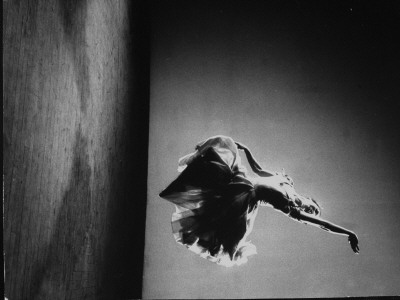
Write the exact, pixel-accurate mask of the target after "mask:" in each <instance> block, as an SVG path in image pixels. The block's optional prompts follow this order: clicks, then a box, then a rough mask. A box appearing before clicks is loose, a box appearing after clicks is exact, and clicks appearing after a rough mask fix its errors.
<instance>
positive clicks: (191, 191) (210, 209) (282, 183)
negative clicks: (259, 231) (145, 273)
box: [160, 135, 359, 266]
mask: <svg viewBox="0 0 400 300" xmlns="http://www.w3.org/2000/svg"><path fill="white" fill-rule="evenodd" d="M238 150H243V151H244V152H245V154H246V157H247V160H248V162H249V165H250V167H251V168H252V170H253V172H254V173H255V174H257V175H258V176H259V177H256V178H250V177H248V175H247V173H246V169H245V168H244V167H243V166H242V164H241V158H240V156H239V153H238V152H239V151H238ZM178 171H179V172H181V174H180V175H179V176H178V178H176V179H175V180H174V181H173V182H172V183H171V184H170V185H169V186H168V187H167V188H166V189H165V190H164V191H162V192H161V193H160V197H162V198H164V199H166V200H168V201H170V202H172V203H174V204H175V206H176V212H175V213H173V215H172V231H173V233H174V237H175V240H176V241H177V242H178V243H180V244H182V245H185V246H186V247H187V248H188V249H189V250H191V251H193V252H195V253H197V254H199V255H200V256H201V257H204V258H207V259H209V260H211V261H213V262H216V263H218V264H220V265H224V266H232V265H235V264H236V265H240V264H242V263H244V262H246V261H247V257H248V256H249V255H252V254H255V253H256V248H255V246H254V245H253V244H251V243H250V242H248V241H246V237H247V236H248V235H249V234H250V232H251V230H252V227H253V223H254V219H255V216H256V214H257V210H258V206H259V205H261V206H263V205H269V206H272V207H273V208H275V209H276V210H278V211H280V212H282V213H284V214H285V215H287V216H288V217H290V218H292V219H294V220H297V221H299V222H302V223H305V224H312V225H315V226H318V227H320V228H322V229H324V230H326V231H329V232H332V233H336V234H341V235H347V236H348V240H349V243H350V245H351V248H352V249H353V251H354V252H355V253H358V252H359V248H358V238H357V236H356V234H355V233H354V232H352V231H350V230H347V229H345V228H343V227H340V226H337V225H335V224H332V223H330V222H328V221H326V220H323V219H321V218H320V215H321V208H320V206H319V205H318V203H317V202H316V201H315V200H314V199H311V198H308V197H304V196H302V195H300V194H298V193H296V191H295V190H294V188H293V181H292V179H291V178H290V177H289V176H287V175H285V174H284V173H283V172H282V173H278V172H270V171H266V170H263V169H262V168H261V166H260V165H259V164H258V163H257V161H256V160H255V159H254V157H253V155H252V154H251V152H250V151H249V149H248V148H247V147H246V146H244V145H242V144H240V143H238V142H235V141H233V139H231V138H229V137H226V136H221V135H220V136H214V137H211V138H209V139H207V140H206V141H203V142H201V143H199V144H198V145H197V146H196V151H195V152H193V153H190V154H188V155H186V156H184V157H182V158H181V159H180V160H179V167H178Z"/></svg>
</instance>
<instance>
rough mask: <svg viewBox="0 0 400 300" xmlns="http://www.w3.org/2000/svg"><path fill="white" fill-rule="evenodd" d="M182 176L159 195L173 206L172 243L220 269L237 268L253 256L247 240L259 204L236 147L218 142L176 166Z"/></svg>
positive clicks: (210, 141) (225, 140)
mask: <svg viewBox="0 0 400 300" xmlns="http://www.w3.org/2000/svg"><path fill="white" fill-rule="evenodd" d="M178 171H180V172H181V173H180V175H179V176H178V177H177V178H176V179H175V180H174V181H173V182H172V183H171V184H170V185H169V186H168V187H167V188H166V189H165V190H163V191H162V192H161V193H160V197H162V198H164V199H166V200H168V201H170V202H172V203H174V204H175V206H176V212H175V213H173V215H172V232H173V234H174V237H175V240H176V241H177V242H178V243H180V244H182V245H185V246H186V247H187V248H188V249H189V250H191V251H193V252H195V253H197V254H199V255H200V256H201V257H204V258H207V259H209V260H210V261H212V262H215V263H217V264H221V265H224V266H233V265H240V264H242V263H244V262H246V261H247V257H248V256H250V255H252V254H255V253H256V248H255V246H254V245H252V244H251V243H250V242H248V241H246V237H247V236H248V234H249V233H250V232H251V229H252V226H253V222H254V219H255V216H256V214H257V209H258V204H257V201H256V199H255V192H254V186H253V184H252V182H251V181H250V180H248V178H247V177H246V171H245V168H244V167H243V166H242V165H241V161H240V156H239V153H238V149H237V147H236V144H235V143H234V141H233V140H232V139H231V138H228V137H224V136H216V137H213V138H210V139H208V140H206V141H204V142H202V143H200V144H198V145H197V147H196V152H194V153H191V154H189V155H186V156H185V157H183V158H181V159H180V161H179V168H178Z"/></svg>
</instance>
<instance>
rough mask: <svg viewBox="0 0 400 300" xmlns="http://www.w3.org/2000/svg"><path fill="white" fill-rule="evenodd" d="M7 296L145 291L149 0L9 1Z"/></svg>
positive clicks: (87, 296)
mask: <svg viewBox="0 0 400 300" xmlns="http://www.w3.org/2000/svg"><path fill="white" fill-rule="evenodd" d="M3 7H4V10H3V20H4V28H3V39H4V42H3V45H4V71H3V76H4V121H3V124H4V129H3V133H4V134H3V153H4V158H3V161H4V215H5V220H4V242H5V243H4V252H5V279H6V280H5V289H6V293H5V294H6V297H8V298H9V299H98V298H110V297H117V298H133V297H135V298H139V297H140V293H141V272H142V256H143V235H144V233H143V227H144V215H145V212H144V210H145V205H146V181H147V139H148V54H147V49H148V48H147V47H148V46H147V42H148V37H147V36H148V35H147V34H148V32H147V25H146V22H147V21H146V18H145V17H144V16H145V15H146V8H145V6H144V4H143V3H141V2H138V1H136V2H133V3H131V2H129V1H117V2H113V1H105V0H104V1H86V0H68V1H62V0H60V1H58V2H57V1H50V2H49V1H41V0H29V1H6V2H3Z"/></svg>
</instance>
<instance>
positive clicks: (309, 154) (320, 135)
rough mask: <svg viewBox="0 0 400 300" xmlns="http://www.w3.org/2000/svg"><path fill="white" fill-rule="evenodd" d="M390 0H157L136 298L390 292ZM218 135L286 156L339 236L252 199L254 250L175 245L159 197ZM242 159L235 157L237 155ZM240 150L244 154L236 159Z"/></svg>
mask: <svg viewBox="0 0 400 300" xmlns="http://www.w3.org/2000/svg"><path fill="white" fill-rule="evenodd" d="M394 7H395V4H394V3H391V2H386V5H383V6H379V7H378V5H377V4H376V3H371V2H369V3H368V4H365V3H364V4H361V3H358V4H357V3H351V2H335V3H333V2H331V3H330V4H329V3H328V2H324V4H318V2H315V3H314V2H282V1H281V2H279V3H278V2H276V3H275V2H266V1H265V2H256V1H247V2H240V3H239V4H235V5H233V4H232V3H229V2H221V1H220V2H218V4H214V3H212V2H209V3H208V2H201V4H200V2H198V3H195V2H191V3H190V4H185V3H184V2H169V4H168V5H167V4H165V5H164V6H162V5H157V7H155V8H153V19H152V24H153V28H152V32H153V35H152V56H151V102H150V119H151V120H150V144H149V169H148V172H149V178H148V206H147V221H146V222H147V223H146V244H145V262H144V264H145V269H144V290H143V297H144V298H256V297H264V298H273V297H332V296H341V297H343V296H365V295H396V294H397V295H398V294H400V288H399V285H398V283H399V282H400V271H399V270H400V254H399V253H400V252H399V251H398V246H399V245H400V236H399V234H398V229H399V225H400V221H399V218H398V217H397V216H398V213H399V212H400V202H399V183H398V182H399V179H400V176H399V167H400V166H399V158H398V153H399V134H398V125H397V122H398V121H397V116H398V114H399V112H400V109H399V104H398V102H399V101H398V94H399V93H398V92H399V87H398V83H399V76H398V68H399V60H398V58H397V57H396V56H395V53H396V52H398V50H399V49H398V48H396V47H398V46H395V44H396V43H394V40H395V39H397V40H398V35H397V32H396V29H395V28H394V27H393V26H392V25H393V24H394V20H395V19H396V18H398V12H399V10H398V7H397V10H396V9H393V8H394ZM216 134H223V135H228V136H231V137H233V138H234V139H235V140H237V141H240V142H242V143H244V144H246V145H248V146H249V148H250V149H251V150H252V151H253V153H254V155H255V157H256V158H258V159H259V161H260V163H261V164H262V165H263V166H264V167H265V168H267V169H270V170H280V169H281V168H285V169H286V172H287V173H288V174H289V175H291V176H292V178H293V179H294V182H295V187H296V189H297V190H298V191H299V192H301V193H304V194H307V195H310V196H313V197H315V198H316V199H318V200H319V201H320V203H321V204H322V206H323V208H324V209H323V217H324V218H326V219H328V220H331V221H333V222H335V223H337V224H339V225H343V226H345V227H347V228H349V229H350V230H353V231H355V232H356V233H357V234H358V236H359V239H360V248H361V254H360V255H355V254H354V253H353V252H352V250H351V248H350V246H349V245H348V243H347V239H346V237H342V236H338V235H332V234H328V233H326V232H324V231H322V230H319V229H318V228H315V227H311V226H306V225H302V224H299V223H297V222H294V221H292V220H290V219H289V218H286V217H285V216H284V215H282V214H280V213H278V212H276V211H274V210H273V209H270V208H261V209H260V212H259V214H258V216H257V220H256V223H255V226H254V229H253V233H252V234H251V236H250V239H251V240H252V242H253V243H254V244H255V245H256V246H257V249H258V254H257V255H255V256H253V257H251V258H250V259H249V262H248V263H247V264H246V265H243V266H240V267H233V268H225V267H221V266H218V265H215V264H213V263H211V262H208V261H207V260H205V259H202V258H200V257H198V256H197V255H195V254H194V253H192V252H190V251H188V250H186V249H185V247H184V246H181V245H179V244H177V243H176V242H175V240H174V238H173V236H172V233H171V226H170V219H171V214H172V212H173V211H174V206H173V205H172V204H171V203H169V202H167V201H164V200H162V199H160V198H159V197H158V193H159V192H160V191H161V190H162V189H163V188H165V187H166V186H167V185H168V184H169V183H170V182H171V181H172V180H173V179H174V178H175V177H176V176H177V175H178V173H177V171H176V168H177V161H178V159H179V158H180V157H181V156H183V155H185V154H187V153H189V152H192V151H193V149H194V146H195V145H196V143H197V142H199V141H201V140H203V139H205V138H207V137H210V136H213V135H216ZM243 158H244V156H243ZM244 160H245V159H244Z"/></svg>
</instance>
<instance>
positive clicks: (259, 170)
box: [235, 142, 276, 177]
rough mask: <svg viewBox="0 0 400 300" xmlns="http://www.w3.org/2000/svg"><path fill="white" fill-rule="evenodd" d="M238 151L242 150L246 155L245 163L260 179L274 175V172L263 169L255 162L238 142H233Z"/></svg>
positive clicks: (251, 155) (250, 154)
mask: <svg viewBox="0 0 400 300" xmlns="http://www.w3.org/2000/svg"><path fill="white" fill-rule="evenodd" d="M235 144H236V146H237V147H238V149H239V150H243V151H244V152H245V153H246V157H247V161H248V162H249V165H250V167H251V169H252V170H253V172H254V173H256V174H257V175H258V176H261V177H270V176H273V175H276V173H275V172H271V171H268V170H265V169H263V168H262V167H261V166H260V164H259V163H258V162H257V161H256V160H255V158H254V156H253V154H252V153H251V152H250V150H249V148H247V147H246V146H245V145H243V144H242V143H239V142H235Z"/></svg>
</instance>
